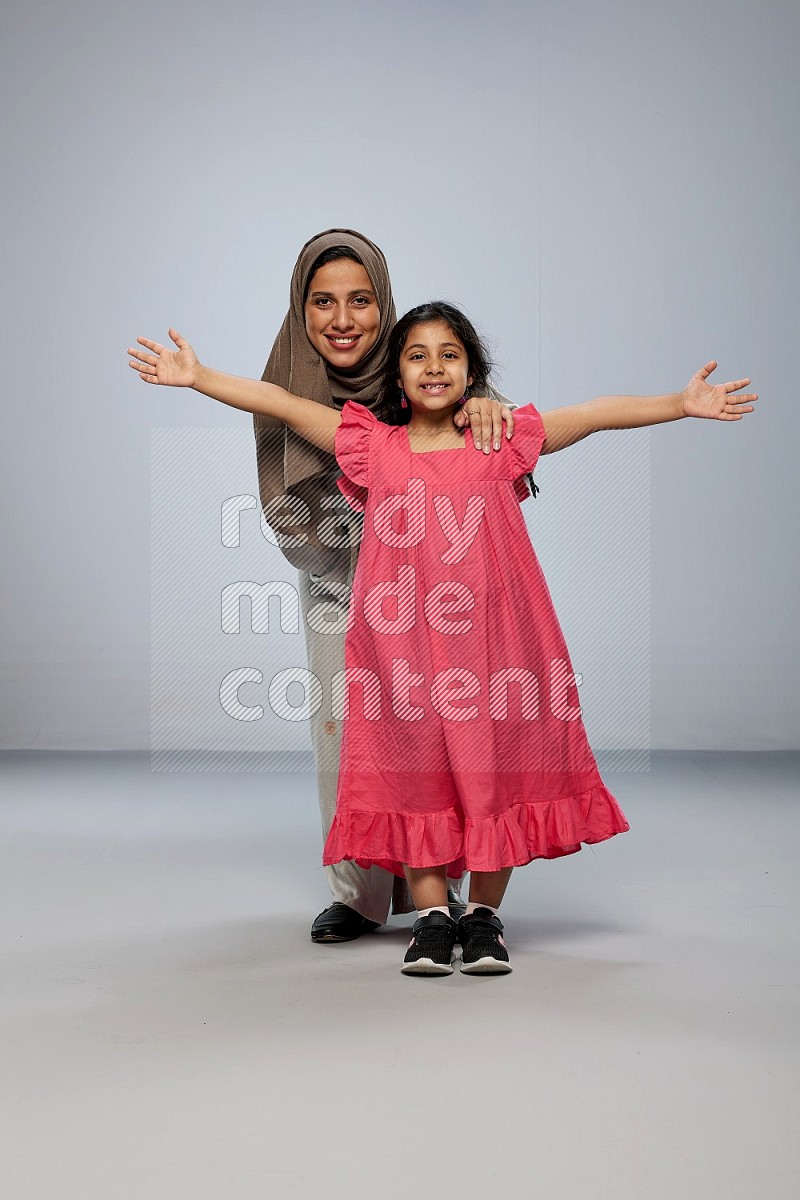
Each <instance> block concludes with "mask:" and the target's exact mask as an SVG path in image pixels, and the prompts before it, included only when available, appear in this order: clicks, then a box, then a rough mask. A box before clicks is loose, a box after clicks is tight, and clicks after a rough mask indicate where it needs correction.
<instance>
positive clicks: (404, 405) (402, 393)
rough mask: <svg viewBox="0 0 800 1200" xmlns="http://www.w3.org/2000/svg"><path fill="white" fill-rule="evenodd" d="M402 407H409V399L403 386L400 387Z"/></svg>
mask: <svg viewBox="0 0 800 1200" xmlns="http://www.w3.org/2000/svg"><path fill="white" fill-rule="evenodd" d="M400 407H401V408H408V401H407V400H406V394H405V392H404V391H403V389H402V388H400Z"/></svg>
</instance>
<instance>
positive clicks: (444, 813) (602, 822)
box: [323, 401, 630, 877]
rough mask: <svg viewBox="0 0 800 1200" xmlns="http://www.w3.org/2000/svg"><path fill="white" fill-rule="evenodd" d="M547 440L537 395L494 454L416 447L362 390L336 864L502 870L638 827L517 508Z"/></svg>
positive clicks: (353, 422)
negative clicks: (587, 718) (600, 742)
mask: <svg viewBox="0 0 800 1200" xmlns="http://www.w3.org/2000/svg"><path fill="white" fill-rule="evenodd" d="M543 441H544V428H543V425H542V419H541V417H540V415H539V413H538V412H537V411H536V409H535V408H534V407H533V405H531V404H529V405H526V406H524V407H522V408H518V409H516V411H515V413H514V436H513V438H512V439H511V440H510V441H509V440H507V439H506V438H505V437H504V438H503V443H502V447H501V449H500V450H499V451H494V450H493V451H492V452H491V453H490V454H484V453H483V452H482V451H480V450H477V449H476V448H475V445H474V443H473V441H472V438H471V437H469V436H467V437H465V438H464V444H463V446H460V447H457V448H454V449H446V450H433V451H430V452H427V453H425V452H422V453H414V452H413V451H412V450H411V447H410V443H409V438H408V431H407V429H406V427H405V426H391V425H385V424H383V423H382V422H380V421H378V420H377V419H376V418H375V417H374V416H373V415H372V413H371V412H370V411H369V410H368V409H366V408H364V406H363V405H360V404H357V403H355V402H353V401H348V402H347V403H346V404H345V405H344V407H343V408H342V423H341V425H340V427H339V429H338V430H337V433H336V457H337V460H338V462H339V465H340V466H341V469H342V471H343V472H344V475H343V477H341V478H340V480H339V487H340V489H341V491H342V492H343V494H344V495H345V497H346V498H347V500H348V502H349V503H350V504H351V506H352V507H354V508H360V509H362V510H363V511H364V533H363V539H362V543H361V548H360V551H359V557H358V565H357V568H356V573H355V578H354V580H353V596H352V602H351V609H350V619H349V620H350V623H349V626H348V631H347V636H346V642H345V672H344V677H343V679H342V685H343V686H342V687H341V688H340V689H338V690H337V689H336V688H334V698H336V696H337V695H338V697H339V701H340V704H341V708H340V710H339V714H338V715H341V716H342V717H343V719H344V720H343V740H342V752H341V763H340V773H339V787H338V793H337V801H336V815H335V818H334V821H333V824H332V826H331V829H330V833H329V835H328V839H327V841H326V843H325V850H324V855H323V862H324V863H325V864H326V865H327V864H331V863H336V862H341V861H342V860H343V859H352V860H354V861H355V862H356V863H358V864H359V865H360V866H364V867H367V866H371V865H374V864H377V865H378V866H381V867H385V868H386V869H388V870H390V871H393V872H394V873H395V874H396V875H402V874H403V870H402V864H403V863H407V864H408V865H410V866H413V867H429V866H437V865H441V864H447V867H448V874H449V875H451V876H453V877H458V876H460V875H462V874H463V873H464V871H465V870H466V871H496V870H499V869H500V868H501V867H510V866H521V865H523V864H524V863H528V862H530V861H531V860H532V859H534V858H557V857H559V856H561V855H564V854H574V853H575V852H576V851H577V850H580V848H581V844H582V843H591V842H601V841H604V840H605V839H606V838H610V837H613V836H614V834H617V833H623V832H625V830H627V829H629V828H630V826H629V825H628V822H627V821H626V819H625V817H624V815H623V813H622V811H621V809H620V808H619V806H618V805H617V802H616V801H615V799H614V797H613V796H612V795H611V793H610V792H609V791H608V790H607V788H606V787H605V785H604V784H603V781H602V779H601V778H600V774H599V772H598V769H597V763H596V761H595V758H594V755H593V754H592V752H591V750H590V748H589V744H588V741H587V738H586V731H585V729H584V726H583V722H582V720H581V714H580V707H579V702H578V695H577V687H576V686H575V682H574V676H573V671H572V666H571V664H570V660H569V655H568V653H567V648H566V644H565V642H564V636H563V634H562V632H561V628H560V626H559V623H558V619H557V618H556V614H555V611H554V608H553V603H552V600H551V598H550V593H549V591H548V588H547V584H546V583H545V580H544V576H543V575H542V571H541V568H540V566H539V562H538V559H537V558H536V554H535V553H534V550H533V546H532V545H531V542H530V537H529V535H528V530H527V527H526V525H525V521H524V519H523V516H522V511H521V509H520V499H521V498H522V497H523V496H525V495H526V494H527V489H526V488H525V485H524V483H523V480H522V477H523V476H524V475H525V474H527V473H528V472H530V471H532V470H533V467H534V465H535V463H536V460H537V458H538V456H539V451H540V450H541V447H542V443H543Z"/></svg>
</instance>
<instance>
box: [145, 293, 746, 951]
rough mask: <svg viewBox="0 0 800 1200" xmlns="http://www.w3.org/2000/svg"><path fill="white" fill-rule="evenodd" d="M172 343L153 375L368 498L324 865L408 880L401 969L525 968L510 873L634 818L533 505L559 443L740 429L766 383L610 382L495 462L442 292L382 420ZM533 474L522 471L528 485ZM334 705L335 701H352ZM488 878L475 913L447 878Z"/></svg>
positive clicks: (532, 417)
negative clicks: (536, 542) (514, 961)
mask: <svg viewBox="0 0 800 1200" xmlns="http://www.w3.org/2000/svg"><path fill="white" fill-rule="evenodd" d="M169 332H170V337H171V339H172V340H173V342H174V343H175V345H176V346H177V347H178V350H177V351H173V350H168V349H166V348H165V347H164V346H161V345H159V344H158V343H155V342H151V341H148V340H147V339H145V338H139V339H138V340H139V343H140V344H141V345H143V346H145V347H147V349H148V350H149V351H150V353H144V352H142V351H140V350H135V349H129V351H128V353H129V354H130V355H131V357H132V358H133V359H134V360H135V361H133V362H131V363H130V366H131V367H133V369H134V370H136V371H137V372H138V373H139V375H140V377H141V378H142V379H143V380H145V381H146V382H148V383H161V384H171V385H174V386H186V387H193V388H194V389H195V390H197V391H199V392H202V393H204V394H205V395H208V396H212V397H214V398H215V399H217V400H220V401H222V402H223V403H225V404H229V405H232V406H233V407H235V408H241V409H245V410H246V411H248V412H253V413H266V414H268V415H270V416H275V417H278V418H280V420H282V421H284V422H285V423H286V424H287V425H289V426H290V427H291V428H292V429H294V430H295V432H297V433H298V434H300V435H301V436H302V437H304V438H306V439H307V440H309V441H311V442H313V443H314V444H315V445H317V446H319V447H321V448H323V449H326V450H329V451H330V450H334V451H335V453H336V457H337V460H338V462H339V465H340V466H341V468H342V471H343V472H344V478H342V479H341V480H340V484H339V486H340V488H341V490H342V492H343V493H344V495H345V496H346V497H347V499H348V501H349V502H350V503H351V504H352V505H353V506H354V507H361V508H363V509H364V512H365V518H364V534H363V540H362V546H361V550H360V553H359V558H358V566H357V569H356V574H355V577H354V580H353V596H352V606H351V614H350V626H349V627H348V633H347V641H346V648H345V672H344V675H343V677H342V678H341V680H340V683H341V686H340V687H339V688H338V689H337V693H336V695H335V696H334V703H335V704H336V703H338V704H339V706H340V713H339V715H342V716H344V718H345V721H344V740H343V746H342V756H341V769H340V777H339V787H338V793H337V804H336V816H335V818H334V822H333V825H332V826H331V830H330V833H329V835H328V839H327V842H326V844H325V851H324V856H323V861H324V862H325V863H326V864H329V863H335V862H340V861H343V860H351V861H354V862H357V863H358V864H359V865H361V866H365V867H366V866H370V865H373V864H375V865H379V866H382V867H384V868H386V869H388V870H390V871H392V872H394V873H395V874H396V875H399V876H402V875H403V874H404V875H405V877H406V879H407V880H408V883H409V886H410V888H411V893H412V896H413V898H414V902H415V904H416V907H417V910H418V915H417V919H416V921H415V922H414V927H413V936H412V938H411V941H410V943H409V946H408V949H407V951H406V954H405V958H404V962H403V965H402V968H401V969H402V970H403V972H404V973H406V974H451V973H452V970H453V967H452V962H453V959H454V954H453V951H454V947H455V945H456V942H457V941H458V942H460V944H461V948H462V954H461V957H462V965H461V970H462V971H464V972H466V973H470V974H490V973H491V974H503V973H507V972H509V971H510V970H511V965H510V963H509V957H508V951H507V950H506V947H505V944H504V942H503V937H502V933H503V925H502V923H501V921H500V919H499V917H498V915H497V910H498V908H499V906H500V903H501V900H502V898H503V895H504V893H505V890H506V886H507V884H508V881H509V878H510V875H511V871H512V869H513V868H514V867H515V866H522V865H524V864H526V863H529V862H531V861H532V860H533V859H534V858H556V857H559V856H561V855H565V854H573V853H575V852H576V851H578V850H580V848H581V845H582V844H584V843H587V844H588V843H594V842H600V841H603V840H605V839H607V838H610V837H613V836H614V835H615V834H617V833H622V832H624V831H625V830H627V829H628V828H629V826H628V823H627V821H626V819H625V817H624V815H623V813H622V811H621V810H620V808H619V806H618V805H617V803H616V801H615V799H614V797H613V796H612V795H611V793H610V792H609V791H608V790H607V788H606V787H605V785H604V784H603V782H602V780H601V778H600V775H599V772H598V769H597V764H596V762H595V759H594V756H593V755H592V752H591V750H590V748H589V745H588V742H587V738H586V733H585V730H584V727H583V723H582V721H581V716H580V707H579V706H578V703H577V694H576V688H575V684H574V676H573V672H572V667H571V664H570V660H569V655H568V652H567V648H566V645H565V643H564V638H563V635H562V633H561V629H560V627H559V624H558V620H557V618H556V615H555V612H554V609H553V605H552V601H551V599H550V594H549V592H548V589H547V585H546V583H545V580H544V577H543V575H542V572H541V568H540V567H539V563H538V560H537V558H536V555H535V553H534V550H533V547H532V545H531V543H530V539H529V537H528V534H527V528H526V526H525V522H524V519H523V517H522V513H521V510H520V507H519V499H520V491H519V489H520V483H521V480H522V479H523V477H524V476H525V475H527V474H528V473H529V472H531V471H532V470H533V468H534V466H535V464H536V460H537V458H538V457H539V455H540V454H548V453H553V452H554V451H556V450H561V449H563V448H564V447H566V446H570V445H572V444H573V443H574V442H577V441H579V440H580V439H581V438H584V437H586V436H587V435H589V434H590V433H595V432H597V431H599V430H601V429H631V428H639V427H642V426H645V425H655V424H659V423H662V422H665V421H674V420H678V419H679V418H681V417H706V418H714V419H717V420H726V421H737V420H740V419H741V417H742V415H743V414H744V413H746V412H752V411H753V407H752V401H754V400H756V399H757V396H756V394H747V395H743V396H740V397H738V398H736V399H732V398H731V393H733V392H738V391H740V390H741V389H742V388H743V387H745V386H746V385H747V384H748V383H749V382H750V381H749V379H740V380H738V381H736V382H734V383H727V384H723V385H717V386H716V387H714V386H712V385H711V384H709V383H708V382H707V379H708V376H709V375H710V374H711V372H712V371H713V370H714V368H715V367H716V363H714V362H709V363H707V364H706V366H705V367H703V368H702V369H701V370H700V371H698V372H697V374H696V375H695V376H694V377H693V378H692V380H691V381H690V383H689V384H688V386H687V387H686V388H685V389H684V391H683V392H679V393H674V394H670V395H665V396H649V397H648V396H605V397H601V398H599V399H597V400H593V401H590V402H588V403H585V404H577V405H572V406H569V407H566V408H560V409H555V410H553V411H551V412H546V413H541V414H540V413H539V412H537V410H536V409H535V408H534V407H533V405H531V404H529V405H526V406H524V407H522V408H519V409H517V411H516V413H515V433H514V438H513V440H510V441H509V440H506V441H505V442H504V443H503V446H502V449H501V452H500V453H497V454H489V455H487V454H484V453H481V452H480V451H479V450H478V449H477V448H476V447H475V445H474V443H473V442H472V440H471V439H469V438H465V437H464V436H463V432H462V431H461V430H460V429H457V428H455V427H454V425H453V420H452V418H453V413H454V411H455V410H456V409H457V407H458V406H459V405H465V406H466V408H467V409H468V405H469V399H468V397H469V395H470V392H471V391H472V390H476V391H478V392H480V390H481V389H484V388H485V385H486V379H487V376H488V370H489V362H488V358H487V355H486V352H485V349H484V347H483V345H482V343H481V341H480V339H479V337H478V335H477V333H476V332H475V330H474V328H473V326H472V325H471V323H470V322H469V321H468V320H467V318H466V317H465V316H464V315H463V314H462V313H461V312H459V311H458V310H457V309H456V308H454V307H452V306H451V305H449V304H445V303H442V302H433V303H430V304H426V305H423V306H421V307H419V308H415V309H413V310H412V311H411V312H409V313H407V314H406V315H405V316H404V317H403V318H402V319H401V320H400V321H399V322H398V323H397V325H396V326H395V328H394V330H393V332H392V336H391V341H390V346H389V355H388V367H387V374H386V379H385V384H384V389H383V407H382V409H381V416H382V417H383V418H384V419H383V420H378V418H377V417H376V416H375V415H374V414H373V413H372V412H370V411H369V410H368V409H366V408H364V407H363V406H362V405H359V404H356V403H354V402H352V401H348V402H347V403H346V404H345V405H344V407H343V408H342V411H341V413H339V412H337V411H335V410H332V409H327V408H323V407H322V406H320V405H319V404H315V403H313V402H312V401H309V400H305V399H301V398H300V397H297V396H292V395H291V394H289V393H288V392H285V391H284V390H283V389H281V388H278V387H275V386H273V385H272V384H268V383H263V382H255V381H253V380H246V379H240V378H237V377H234V376H230V375H224V374H222V373H220V372H217V371H213V370H211V369H210V368H207V367H204V366H202V365H201V364H200V363H199V362H198V360H197V357H196V355H195V354H194V351H193V350H192V348H191V346H190V345H189V344H188V343H187V342H186V341H185V340H184V339H183V338H182V337H181V336H180V334H178V333H177V332H176V331H175V330H172V329H171V330H170V331H169ZM523 487H524V485H523ZM335 715H336V714H335ZM465 870H466V871H469V872H470V890H469V903H468V905H467V911H466V913H465V914H464V916H463V917H462V918H461V919H460V921H459V922H458V924H456V923H455V922H454V921H453V920H452V919H451V917H450V914H449V910H448V906H447V877H448V875H449V876H450V877H451V878H452V877H459V876H460V875H461V874H462V873H463V872H464V871H465Z"/></svg>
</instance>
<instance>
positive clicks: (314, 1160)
mask: <svg viewBox="0 0 800 1200" xmlns="http://www.w3.org/2000/svg"><path fill="white" fill-rule="evenodd" d="M0 761H1V762H2V770H3V774H2V783H3V796H2V801H1V802H0V818H1V819H2V826H3V842H2V851H1V853H2V861H1V863H0V869H1V870H2V897H0V903H1V905H2V907H1V908H0V912H2V930H3V931H2V935H1V937H2V943H1V946H0V949H1V951H2V962H3V968H2V969H3V976H4V982H3V993H2V1001H0V1012H1V1013H2V1019H3V1029H4V1035H3V1054H4V1059H5V1063H4V1066H3V1068H2V1084H1V1085H0V1086H2V1115H3V1121H2V1125H3V1131H4V1132H3V1137H4V1143H5V1144H4V1146H3V1148H2V1154H1V1155H0V1187H1V1188H2V1194H3V1195H4V1196H7V1197H8V1198H9V1200H29V1198H32V1197H36V1198H37V1200H38V1198H45V1197H47V1200H51V1198H52V1197H54V1196H58V1197H70V1198H71V1197H73V1196H75V1197H81V1198H82V1200H133V1198H135V1200H162V1198H164V1200H173V1198H176V1200H183V1198H184V1197H186V1198H187V1200H189V1198H191V1200H206V1198H214V1200H240V1198H241V1200H255V1198H259V1200H260V1198H262V1197H265V1196H266V1197H276V1198H279V1200H282V1198H283V1197H292V1198H294V1197H298V1198H303V1200H305V1198H306V1197H308V1198H309V1200H310V1198H311V1197H314V1200H318V1198H319V1197H320V1196H323V1197H324V1198H325V1200H337V1198H338V1197H345V1196H346V1197H348V1200H354V1198H360V1197H362V1196H364V1197H365V1196H370V1195H375V1196H380V1197H382V1198H386V1200H394V1198H395V1197H397V1198H400V1197H406V1196H414V1195H416V1196H419V1197H428V1196H430V1197H433V1196H436V1197H441V1196H444V1195H447V1194H457V1195H465V1196H466V1195H483V1196H493V1195H498V1196H503V1195H505V1196H510V1197H518V1196H519V1197H528V1196H531V1195H536V1196H541V1197H545V1198H546V1200H561V1198H562V1197H563V1198H564V1200H584V1198H586V1200H606V1198H609V1200H611V1198H613V1200H628V1198H629V1197H630V1198H634V1197H635V1198H636V1200H643V1198H648V1200H650V1198H652V1200H661V1198H662V1197H663V1198H664V1200H667V1198H669V1200H674V1197H675V1196H676V1195H680V1196H681V1197H682V1198H688V1200H694V1198H695V1197H697V1198H700V1197H703V1198H705V1197H710V1196H712V1195H713V1196H724V1197H725V1198H726V1200H738V1198H739V1197H741V1198H742V1200H753V1198H754V1197H768V1198H770V1200H777V1198H778V1197H781V1198H783V1197H786V1198H788V1197H792V1198H794V1197H795V1196H797V1195H798V1194H799V1193H800V1183H799V1182H798V1166H799V1165H800V1164H799V1163H798V1149H797V1147H798V1138H797V1125H798V1115H799V1113H798V1098H797V1088H796V1080H797V1077H798V992H799V989H800V957H799V956H798V940H800V935H799V934H798V928H799V927H800V923H799V922H798V893H799V891H800V888H799V887H798V872H797V869H796V866H795V861H794V852H795V847H796V845H797V833H798V825H799V824H800V804H799V803H798V778H799V776H800V771H799V770H798V768H799V767H800V757H798V756H797V755H789V754H769V755H767V754H752V755H744V754H742V755H731V754H728V755H717V754H685V755H667V754H655V755H654V756H653V759H652V765H651V770H650V771H649V772H648V773H641V774H620V775H617V776H608V777H607V779H608V783H609V786H610V787H611V788H612V790H613V791H614V792H615V794H616V795H617V798H618V799H619V801H620V804H621V805H622V807H623V809H624V811H625V813H626V815H627V816H628V819H629V820H630V823H631V831H630V832H629V833H627V834H624V835H622V836H620V837H617V838H615V839H612V840H611V841H609V842H606V843H603V844H601V845H598V846H595V847H584V849H583V850H582V851H581V852H580V853H579V854H575V855H572V856H570V857H568V858H563V859H560V860H555V861H552V862H537V863H533V864H531V866H529V867H527V868H524V869H522V870H520V871H519V872H517V874H516V876H515V878H514V879H513V880H512V883H511V888H510V890H509V894H508V897H507V900H506V902H505V904H504V906H503V915H504V919H505V921H506V929H507V939H508V942H509V946H510V950H511V953H512V961H513V964H514V973H513V974H512V975H509V976H506V977H502V978H483V979H481V978H468V977H466V976H462V975H460V974H459V973H458V972H456V973H455V974H454V975H453V976H452V977H449V978H445V979H413V978H407V977H405V976H402V975H401V974H400V972H399V969H398V964H399V962H400V959H401V957H402V952H403V949H404V946H405V942H406V938H407V929H408V920H409V919H408V918H393V919H392V922H391V924H390V925H389V926H388V927H386V928H384V929H382V930H380V931H379V932H378V933H376V934H373V935H371V936H369V937H365V938H362V939H361V940H360V941H358V942H354V943H350V944H347V945H341V946H336V947H320V946H314V945H313V944H312V943H311V942H310V941H309V939H308V925H309V922H310V918H311V917H313V915H314V914H315V913H316V912H317V911H318V910H319V909H320V908H321V907H322V906H323V905H324V904H325V903H327V900H326V890H325V881H324V875H323V873H322V871H321V869H320V868H319V867H318V866H317V863H318V861H319V849H320V845H319V836H318V832H317V829H316V826H315V813H314V792H313V784H312V779H311V777H310V776H308V775H303V774H295V775H281V776H275V775H272V776H270V775H265V774H257V773H252V774H238V775H237V774H216V775H201V774H163V773H162V774H159V773H155V774H154V773H151V771H150V769H149V759H148V757H147V756H146V755H141V756H136V755H110V754H102V755H101V754H98V755H91V754H71V755H69V754H51V755H34V754H31V753H24V752H20V753H7V754H5V755H3V756H2V760H0Z"/></svg>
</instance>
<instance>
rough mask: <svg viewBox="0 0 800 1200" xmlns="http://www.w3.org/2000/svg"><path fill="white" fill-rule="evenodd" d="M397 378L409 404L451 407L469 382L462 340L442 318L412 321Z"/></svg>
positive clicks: (433, 408)
mask: <svg viewBox="0 0 800 1200" xmlns="http://www.w3.org/2000/svg"><path fill="white" fill-rule="evenodd" d="M399 370H400V375H399V378H398V380H397V382H398V384H399V385H400V386H401V387H402V389H403V391H404V392H405V394H406V396H407V397H408V400H409V403H410V404H411V406H412V408H414V407H417V408H424V409H427V410H428V411H429V412H438V411H440V410H441V409H445V408H453V407H454V406H455V405H456V404H458V401H459V400H460V399H461V397H462V396H463V395H464V392H465V391H466V389H467V388H468V387H469V385H470V384H471V383H472V376H471V375H470V373H469V358H468V356H467V351H466V349H465V348H464V344H463V342H462V341H461V340H460V338H458V337H457V336H456V334H455V333H453V331H452V329H451V328H450V326H449V325H448V324H447V323H446V322H445V321H424V322H423V323H422V324H420V325H412V326H411V328H410V329H409V331H408V335H407V337H406V344H405V345H404V346H403V349H402V352H401V354H400V364H399Z"/></svg>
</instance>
